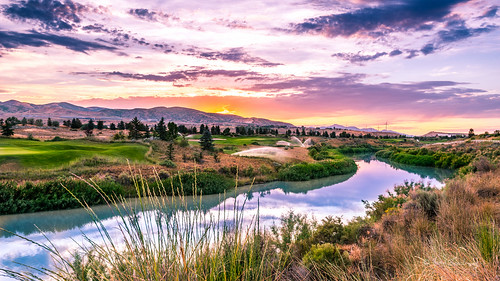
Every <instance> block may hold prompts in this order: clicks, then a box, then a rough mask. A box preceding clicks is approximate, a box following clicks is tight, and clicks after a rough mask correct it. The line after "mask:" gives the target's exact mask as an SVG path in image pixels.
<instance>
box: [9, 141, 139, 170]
mask: <svg viewBox="0 0 500 281" xmlns="http://www.w3.org/2000/svg"><path fill="white" fill-rule="evenodd" d="M148 150H149V148H148V147H147V146H146V145H142V144H137V143H105V142H93V141H89V140H68V141H54V142H52V141H51V142H40V141H33V140H25V139H9V138H0V165H1V164H4V163H12V162H13V163H15V164H17V165H19V166H20V167H22V168H30V169H37V168H43V169H51V168H58V167H61V166H64V165H70V164H72V163H75V162H77V161H78V160H79V159H83V158H92V157H95V156H99V157H107V158H110V159H114V160H121V161H123V162H124V163H126V159H128V160H130V161H131V162H146V161H147V159H146V153H147V152H148Z"/></svg>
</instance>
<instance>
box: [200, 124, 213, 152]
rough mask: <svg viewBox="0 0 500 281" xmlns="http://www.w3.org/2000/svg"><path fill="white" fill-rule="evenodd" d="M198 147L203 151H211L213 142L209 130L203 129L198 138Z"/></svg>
mask: <svg viewBox="0 0 500 281" xmlns="http://www.w3.org/2000/svg"><path fill="white" fill-rule="evenodd" d="M200 145H201V148H202V149H203V150H213V149H214V141H213V139H212V134H211V133H210V130H207V129H205V130H204V132H203V135H202V136H201V138H200Z"/></svg>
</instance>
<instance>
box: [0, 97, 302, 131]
mask: <svg viewBox="0 0 500 281" xmlns="http://www.w3.org/2000/svg"><path fill="white" fill-rule="evenodd" d="M10 116H15V117H18V118H22V117H26V118H42V119H46V118H48V117H51V118H52V119H68V118H94V119H101V120H130V119H132V118H134V117H136V116H137V117H138V118H139V119H141V120H144V121H151V122H157V121H158V120H160V119H161V118H162V117H164V118H165V119H166V120H167V121H173V122H176V123H181V124H182V123H186V124H201V123H206V124H219V125H232V126H237V125H255V126H285V127H291V126H293V125H292V124H290V123H285V122H279V121H273V120H268V119H264V118H255V117H250V118H246V117H241V116H238V115H230V114H219V113H207V112H203V111H199V110H196V109H191V108H185V107H154V108H134V109H110V108H103V107H81V106H77V105H73V104H71V103H66V102H60V103H49V104H41V105H38V104H31V103H25V102H19V101H16V100H10V101H6V102H0V118H6V117H10Z"/></svg>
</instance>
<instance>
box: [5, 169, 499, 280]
mask: <svg viewBox="0 0 500 281" xmlns="http://www.w3.org/2000/svg"><path fill="white" fill-rule="evenodd" d="M133 178H134V186H135V188H136V193H137V197H138V198H139V200H138V203H137V204H129V203H128V202H127V201H126V200H123V199H122V198H119V197H115V196H112V195H110V194H107V193H106V192H104V191H103V190H102V189H101V188H100V187H99V186H97V185H95V184H93V183H91V184H92V187H93V188H94V189H95V190H96V191H98V192H99V193H100V194H101V196H102V197H103V199H104V200H105V201H106V202H107V203H108V206H109V208H111V209H112V210H113V211H114V212H115V214H116V215H117V218H118V220H119V221H120V223H119V225H118V226H113V228H116V227H118V229H119V233H120V235H119V236H118V237H112V236H111V235H110V234H109V233H108V231H109V230H110V229H107V228H106V226H105V224H104V222H103V221H101V220H99V218H98V217H97V216H96V214H95V213H94V212H93V211H92V209H91V208H90V207H88V205H87V203H86V202H84V201H79V202H80V203H81V204H82V206H84V207H86V209H87V211H88V213H89V216H90V217H91V218H92V219H93V222H94V224H95V225H96V227H97V228H98V230H99V233H100V239H101V240H102V243H97V242H96V241H97V240H96V239H95V237H93V238H92V239H91V238H90V237H86V236H84V238H85V242H84V243H83V244H79V245H80V247H79V249H78V251H77V252H75V253H74V254H73V255H72V256H70V257H68V256H67V255H66V254H65V253H61V252H59V251H58V250H57V249H56V248H54V245H52V244H50V241H49V242H48V243H46V244H45V245H41V244H39V246H40V247H42V248H43V249H45V250H46V251H49V252H50V253H51V255H52V257H53V258H54V260H55V265H56V268H55V269H53V270H49V269H43V268H42V269H36V270H39V271H35V272H34V271H33V269H30V268H27V270H28V271H27V272H14V271H11V270H8V269H0V273H3V275H4V276H9V277H13V278H15V279H17V280H39V279H37V278H38V276H40V274H39V273H42V274H45V275H44V276H43V277H45V278H46V277H49V278H52V280H59V281H66V280H127V281H128V280H130V281H132V280H200V281H201V280H203V281H211V280H496V278H497V277H498V275H499V274H500V252H499V247H500V246H499V245H500V235H499V233H500V232H499V230H500V225H499V222H500V213H499V212H498V210H499V208H500V205H499V204H500V201H499V196H500V173H499V170H498V169H497V168H493V169H492V170H489V171H478V172H476V173H472V174H468V175H466V176H464V177H457V178H455V179H453V180H451V181H449V182H447V184H446V186H445V188H444V189H442V190H439V189H433V188H429V187H425V186H423V185H422V184H412V183H408V184H406V185H403V186H398V187H396V188H395V192H391V193H388V194H386V195H381V196H380V197H379V199H378V200H377V201H376V202H373V203H370V204H367V207H368V209H367V211H368V212H367V216H366V217H364V218H355V219H353V220H352V221H350V222H347V223H343V222H342V220H341V219H340V218H333V217H327V218H325V219H323V220H322V221H321V222H317V221H315V220H313V219H311V218H308V217H307V215H303V214H295V213H293V212H289V213H288V214H286V215H284V216H283V217H282V218H281V221H280V222H279V223H278V224H276V225H274V226H273V227H271V229H264V228H261V227H260V225H259V215H258V213H257V215H256V216H255V217H254V219H253V220H252V221H251V222H245V221H244V220H243V217H244V212H245V211H244V206H245V202H241V203H240V205H238V204H235V205H234V206H232V207H227V208H226V205H225V204H224V205H222V206H221V207H220V208H219V210H218V211H215V212H209V213H206V212H204V211H203V210H202V209H201V208H195V209H194V210H192V209H190V208H188V202H187V200H186V197H184V196H183V194H184V192H183V187H182V184H180V186H179V187H178V188H175V187H174V186H173V185H171V186H165V185H162V184H161V181H160V180H159V179H157V184H159V188H154V189H152V188H150V187H149V184H148V182H147V181H145V180H143V179H141V178H140V177H135V176H134V177H133ZM188 185H189V186H191V188H193V190H196V188H197V183H196V181H194V182H191V183H189V184H188ZM171 191H173V192H174V193H175V194H176V196H175V197H166V196H165V195H166V194H168V193H169V192H171ZM194 194H197V192H194ZM77 199H78V198H77V197H75V200H77ZM201 199H202V198H201V197H196V196H195V197H194V198H193V199H192V200H193V203H194V205H196V206H201V202H202V201H201ZM190 201H191V199H190ZM224 202H225V201H224ZM166 214H168V215H166ZM0 230H2V229H0ZM11 234H12V235H16V234H14V233H11ZM33 243H35V242H33ZM75 243H76V242H75ZM32 274H34V275H32ZM37 275H38V276H37Z"/></svg>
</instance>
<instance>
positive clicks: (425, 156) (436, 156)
mask: <svg viewBox="0 0 500 281" xmlns="http://www.w3.org/2000/svg"><path fill="white" fill-rule="evenodd" d="M375 156H377V157H380V158H386V159H390V160H393V161H395V162H398V163H403V164H409V165H416V166H428V167H436V168H444V169H458V168H460V167H463V166H467V165H469V163H470V162H471V160H472V158H473V156H472V155H470V154H464V153H449V152H442V151H431V150H428V149H425V148H421V149H400V148H391V149H384V150H381V151H378V152H377V153H375Z"/></svg>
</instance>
